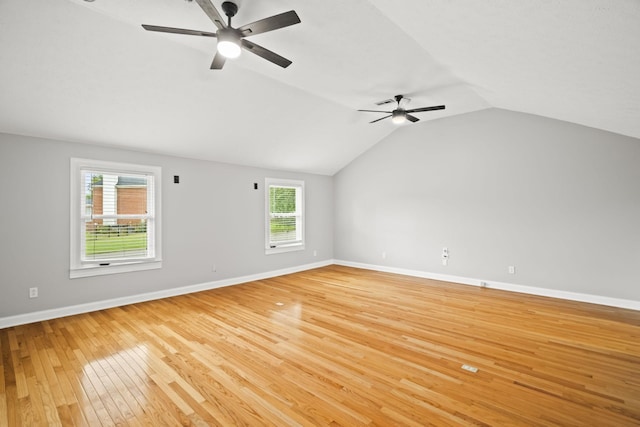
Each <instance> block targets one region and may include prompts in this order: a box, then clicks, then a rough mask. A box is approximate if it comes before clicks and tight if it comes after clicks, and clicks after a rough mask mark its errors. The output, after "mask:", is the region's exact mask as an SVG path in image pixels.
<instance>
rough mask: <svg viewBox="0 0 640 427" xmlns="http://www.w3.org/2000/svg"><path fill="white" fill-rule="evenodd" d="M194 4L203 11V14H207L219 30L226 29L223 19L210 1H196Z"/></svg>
mask: <svg viewBox="0 0 640 427" xmlns="http://www.w3.org/2000/svg"><path fill="white" fill-rule="evenodd" d="M196 3H198V5H199V6H200V7H201V8H202V10H204V13H206V14H207V16H208V17H209V19H211V21H213V23H214V24H215V25H216V27H218V29H219V30H221V29H223V28H226V26H227V24H226V23H225V21H224V18H223V17H222V16H221V15H220V13H218V10H217V9H216V8H215V7H214V6H213V3H211V0H196Z"/></svg>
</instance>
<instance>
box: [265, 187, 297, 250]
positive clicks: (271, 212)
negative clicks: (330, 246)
mask: <svg viewBox="0 0 640 427" xmlns="http://www.w3.org/2000/svg"><path fill="white" fill-rule="evenodd" d="M265 192H266V194H265V206H266V226H265V246H266V247H265V252H266V253H267V254H272V253H278V252H288V251H295V250H302V249H304V181H294V180H283V179H274V178H267V179H266V180H265Z"/></svg>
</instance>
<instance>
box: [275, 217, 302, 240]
mask: <svg viewBox="0 0 640 427" xmlns="http://www.w3.org/2000/svg"><path fill="white" fill-rule="evenodd" d="M296 222H297V221H296V217H295V216H293V217H275V218H271V242H274V243H277V242H286V241H295V240H297V232H296Z"/></svg>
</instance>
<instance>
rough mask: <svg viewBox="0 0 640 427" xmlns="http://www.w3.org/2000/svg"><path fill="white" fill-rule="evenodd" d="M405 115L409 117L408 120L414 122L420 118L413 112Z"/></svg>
mask: <svg viewBox="0 0 640 427" xmlns="http://www.w3.org/2000/svg"><path fill="white" fill-rule="evenodd" d="M405 117H406V118H407V120H409V121H410V122H413V123H415V122H417V121H419V120H420V119H419V118H417V117H416V116H412V115H411V114H405Z"/></svg>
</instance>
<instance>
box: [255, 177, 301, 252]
mask: <svg viewBox="0 0 640 427" xmlns="http://www.w3.org/2000/svg"><path fill="white" fill-rule="evenodd" d="M272 186H278V187H293V188H296V189H297V191H298V192H299V193H298V194H299V198H300V201H299V203H296V207H297V208H298V209H299V212H300V213H299V217H300V233H301V234H300V236H301V239H300V240H299V241H296V242H281V243H272V242H271V209H270V204H271V203H270V198H269V195H270V192H271V187H272ZM264 188H265V196H264V197H265V199H264V200H265V203H264V204H265V227H264V232H265V237H264V239H265V254H267V255H271V254H277V253H282V252H292V251H301V250H304V247H305V234H304V228H305V213H304V205H305V195H304V181H299V180H293V179H279V178H265V182H264Z"/></svg>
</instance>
